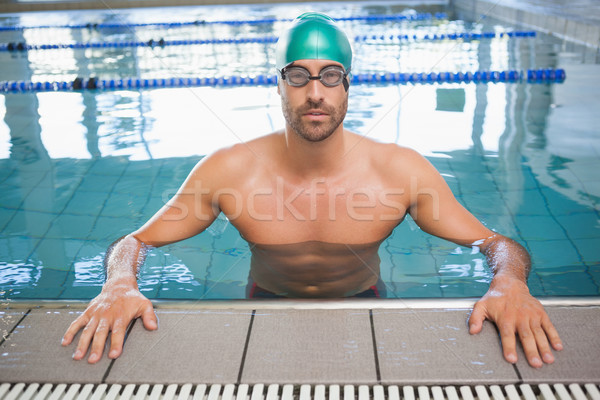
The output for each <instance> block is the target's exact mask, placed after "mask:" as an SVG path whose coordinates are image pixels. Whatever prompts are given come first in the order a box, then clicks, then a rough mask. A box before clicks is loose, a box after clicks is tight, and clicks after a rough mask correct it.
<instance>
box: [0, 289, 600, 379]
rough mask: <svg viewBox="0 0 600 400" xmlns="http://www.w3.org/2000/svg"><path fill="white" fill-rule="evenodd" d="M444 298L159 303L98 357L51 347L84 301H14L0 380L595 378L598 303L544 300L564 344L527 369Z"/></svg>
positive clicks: (5, 323) (1, 323)
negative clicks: (114, 355) (116, 350)
mask: <svg viewBox="0 0 600 400" xmlns="http://www.w3.org/2000/svg"><path fill="white" fill-rule="evenodd" d="M594 301H595V302H596V304H597V303H599V301H598V299H595V300H594ZM442 302H443V303H442ZM442 302H440V301H436V300H429V301H426V300H413V301H408V300H406V301H403V300H376V301H373V300H356V299H352V300H351V299H347V300H334V301H318V302H317V301H307V300H305V301H303V300H289V301H273V300H266V301H238V302H208V303H202V304H199V303H195V304H192V307H190V305H189V303H188V305H187V307H186V308H182V306H183V305H182V304H179V305H178V304H177V303H172V304H169V303H158V304H157V315H158V317H159V320H160V327H159V329H158V330H157V331H155V332H150V331H146V330H145V329H144V328H143V325H142V323H141V320H136V321H135V322H134V323H133V324H132V325H131V326H130V332H129V335H128V337H127V341H126V344H125V348H124V353H123V355H122V356H121V357H120V358H118V359H117V360H110V359H108V358H107V357H106V355H105V356H104V357H103V358H102V360H101V361H100V362H98V363H97V364H95V365H90V364H88V363H87V362H85V361H74V360H72V359H71V355H72V353H73V351H74V345H70V346H68V347H62V346H61V345H60V339H61V337H62V334H63V333H64V331H65V330H66V329H67V327H68V326H69V324H70V322H71V321H72V320H73V319H74V318H76V316H77V315H78V314H79V313H81V311H82V308H81V307H82V306H83V304H82V303H65V304H63V305H62V306H59V305H57V304H50V305H41V306H40V304H38V305H35V304H32V305H24V304H21V305H18V306H17V307H13V308H9V309H5V310H4V312H3V313H2V314H0V317H1V318H0V327H1V329H2V331H3V336H4V339H2V340H1V345H0V354H1V357H0V381H1V382H13V383H16V382H37V383H96V384H98V383H109V384H110V383H119V384H129V383H134V384H141V383H154V384H156V383H164V384H173V383H175V384H185V383H192V384H196V383H204V384H212V383H221V384H228V383H233V384H240V383H247V384H256V383H264V384H269V383H278V384H287V383H291V384H302V383H309V384H320V383H323V384H346V383H349V384H366V385H376V384H383V385H389V384H399V385H406V384H412V385H414V384H418V385H440V384H444V385H445V384H460V385H476V384H517V383H531V384H535V383H557V382H560V383H594V384H600V336H599V335H598V332H600V307H599V306H590V305H587V306H559V305H547V304H548V303H546V309H547V311H548V313H549V315H550V316H551V318H552V320H553V322H554V324H555V325H556V327H557V329H558V330H559V333H560V335H561V337H562V340H563V342H564V345H565V349H564V350H563V351H561V352H555V355H556V362H555V363H554V364H552V365H546V366H544V367H543V368H541V369H534V368H532V367H530V366H529V365H528V364H527V362H526V361H525V359H524V355H523V353H522V351H521V349H520V348H519V350H518V351H519V361H518V362H517V363H516V364H515V365H514V366H513V365H511V364H509V363H507V362H505V361H504V360H503V358H502V352H501V347H500V343H499V338H498V334H497V331H496V329H495V327H494V325H493V324H490V323H488V322H486V323H485V326H484V329H483V331H482V333H480V334H479V335H474V336H471V335H470V334H469V333H468V329H467V324H466V321H467V318H468V315H469V311H470V307H469V306H470V304H472V301H471V300H442ZM436 304H437V307H436ZM442 304H444V306H443V307H441V305H442ZM580 304H582V303H580ZM583 304H585V302H584V303H583Z"/></svg>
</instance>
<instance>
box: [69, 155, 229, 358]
mask: <svg viewBox="0 0 600 400" xmlns="http://www.w3.org/2000/svg"><path fill="white" fill-rule="evenodd" d="M219 179H221V180H222V179H223V177H222V176H220V174H219V172H218V169H217V168H216V166H215V161H214V160H211V159H210V157H206V158H205V159H203V160H202V161H201V162H200V163H198V165H197V166H196V167H195V168H194V170H192V172H191V173H190V175H189V176H188V178H187V179H186V181H185V182H184V183H183V185H182V186H181V188H180V189H179V191H178V192H177V193H176V194H175V196H174V197H173V198H172V199H171V200H170V201H169V202H168V203H167V204H165V206H164V207H162V208H161V209H160V210H159V211H158V212H157V213H156V214H155V215H154V216H153V217H152V218H151V219H150V220H149V221H148V222H147V223H146V224H145V225H144V226H143V227H141V228H140V229H138V230H137V231H135V232H133V233H131V234H129V235H127V236H125V237H123V238H121V239H119V240H117V241H116V242H115V243H113V244H112V245H111V246H110V247H109V249H108V251H107V253H106V256H105V260H104V266H105V269H106V282H105V283H104V285H103V287H102V291H101V293H100V294H99V295H98V296H97V297H96V298H94V299H93V300H92V301H91V302H90V304H89V305H88V307H87V309H86V310H85V311H84V313H83V314H82V315H81V316H79V317H78V318H77V319H76V320H75V321H73V323H71V325H70V326H69V328H68V330H67V331H66V333H65V335H64V337H63V340H62V345H63V346H67V345H69V344H70V343H71V342H72V341H73V339H74V337H75V335H76V334H77V332H79V331H80V330H81V329H83V332H82V334H81V337H80V339H79V342H78V345H77V348H76V350H75V352H74V354H73V358H74V359H75V360H81V359H82V358H84V357H85V355H86V352H87V350H88V348H90V355H89V357H88V362H90V363H95V362H97V361H99V360H100V358H101V356H102V352H103V350H104V346H105V343H106V340H107V338H108V335H109V333H110V335H111V346H110V350H109V352H108V356H109V357H110V358H117V357H118V356H119V355H121V353H122V349H123V341H124V339H125V334H126V330H127V327H128V326H129V324H130V322H131V321H132V320H133V319H135V318H139V317H141V318H142V321H143V323H144V326H145V327H146V329H148V330H155V329H157V328H158V324H157V319H156V315H155V313H154V310H153V307H152V303H151V302H150V301H149V300H148V299H147V298H146V297H144V296H143V295H142V294H141V293H140V291H139V289H138V284H137V274H138V272H139V268H140V267H141V266H142V264H143V262H144V259H145V256H146V252H147V251H148V249H149V248H150V247H151V246H154V247H158V246H162V245H165V244H169V243H173V242H177V241H180V240H183V239H186V238H188V237H191V236H194V235H196V234H198V233H200V232H202V231H203V230H204V229H206V228H207V227H208V226H209V225H210V224H211V223H212V222H213V221H214V219H215V218H216V216H217V215H218V212H219V207H218V204H214V203H213V202H212V197H211V196H210V192H211V190H209V189H208V188H210V187H213V188H214V187H215V186H214V185H215V184H216V182H219ZM203 186H204V188H203ZM90 345H91V347H90Z"/></svg>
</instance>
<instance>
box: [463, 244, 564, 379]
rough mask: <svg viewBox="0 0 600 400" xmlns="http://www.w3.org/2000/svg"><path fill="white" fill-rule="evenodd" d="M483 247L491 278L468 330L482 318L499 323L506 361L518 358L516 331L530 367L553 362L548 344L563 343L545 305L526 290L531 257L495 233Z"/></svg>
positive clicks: (476, 328) (477, 326)
mask: <svg viewBox="0 0 600 400" xmlns="http://www.w3.org/2000/svg"><path fill="white" fill-rule="evenodd" d="M482 251H483V253H484V254H485V255H486V258H487V262H488V265H489V266H490V268H491V270H492V272H493V273H494V279H493V280H492V282H491V284H490V288H489V290H488V291H487V293H486V294H485V295H484V296H483V298H482V299H481V300H479V301H478V302H477V303H476V304H475V306H474V307H473V312H472V313H471V317H470V318H469V332H470V333H471V334H476V333H479V332H481V329H482V327H483V321H484V320H485V319H489V320H491V321H494V322H495V323H496V326H497V327H498V330H499V332H500V339H501V341H502V348H503V352H504V358H505V359H506V360H507V361H508V362H510V363H516V362H517V352H516V340H515V333H516V334H517V335H518V336H519V339H520V340H521V344H522V345H523V350H524V352H525V357H526V358H527V361H528V362H529V364H530V365H531V366H532V367H536V368H540V367H541V366H542V365H543V363H544V362H545V363H548V364H550V363H553V362H554V356H553V354H552V351H551V350H550V345H552V347H553V348H554V349H555V350H562V348H563V346H562V342H561V340H560V337H559V335H558V332H557V331H556V329H555V328H554V325H552V322H551V321H550V318H549V317H548V315H547V314H546V312H545V311H544V308H543V307H542V305H541V304H540V302H539V301H538V300H536V299H535V298H534V297H533V296H531V294H530V293H529V288H528V287H527V276H528V274H529V270H530V268H531V261H530V258H529V254H528V253H527V250H525V249H524V248H523V246H521V245H520V244H518V243H516V242H514V241H512V240H510V239H508V238H506V237H504V236H501V235H495V236H493V237H491V238H490V239H488V240H486V241H485V243H484V246H483V247H482Z"/></svg>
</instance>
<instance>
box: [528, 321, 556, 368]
mask: <svg viewBox="0 0 600 400" xmlns="http://www.w3.org/2000/svg"><path fill="white" fill-rule="evenodd" d="M531 330H532V332H533V336H534V338H535V342H536V344H537V348H538V351H539V354H540V355H541V356H542V360H543V361H544V362H545V363H548V364H552V363H553V362H554V355H552V351H550V343H548V337H547V336H546V332H545V331H544V330H543V329H542V327H541V325H535V326H532V327H531Z"/></svg>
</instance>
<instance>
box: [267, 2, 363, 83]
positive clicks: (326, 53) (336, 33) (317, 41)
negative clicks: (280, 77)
mask: <svg viewBox="0 0 600 400" xmlns="http://www.w3.org/2000/svg"><path fill="white" fill-rule="evenodd" d="M276 57H277V65H276V66H277V69H278V70H281V69H282V68H283V67H285V66H286V65H288V64H290V63H292V62H294V61H296V60H331V61H336V62H339V63H340V64H342V65H343V66H344V69H346V71H349V70H350V66H351V65H352V48H351V47H350V42H349V41H348V38H347V37H346V34H345V33H344V32H343V31H342V30H341V29H340V28H338V27H337V25H336V24H335V21H334V20H333V19H332V18H331V17H329V16H327V15H325V14H322V13H318V12H307V13H304V14H302V15H300V16H299V17H298V18H296V19H295V20H294V21H293V22H292V26H291V27H290V28H288V30H287V31H285V32H284V33H283V34H282V35H281V36H280V37H279V40H278V41H277V51H276Z"/></svg>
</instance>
